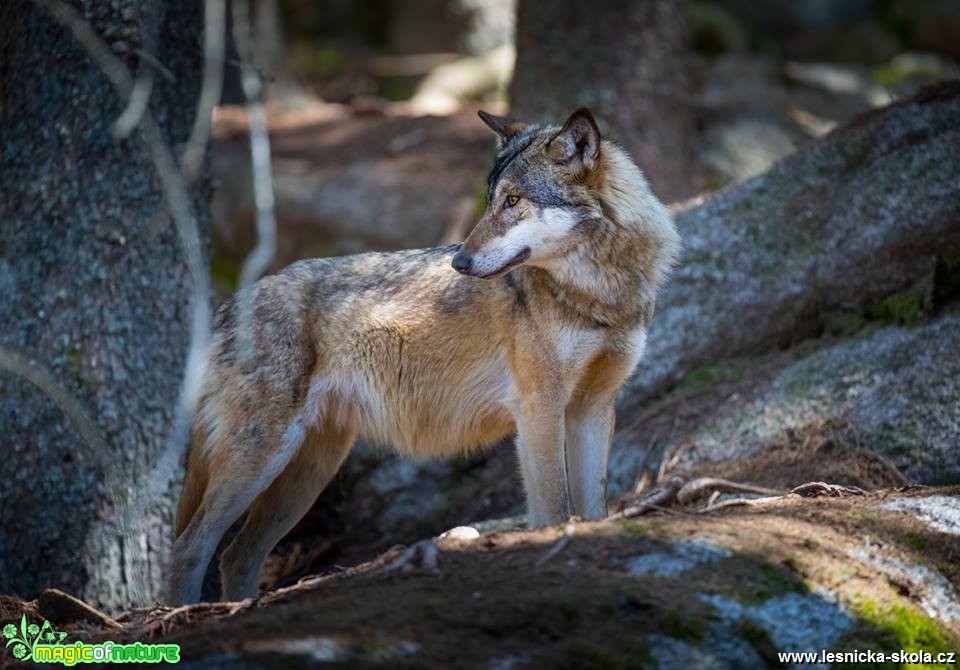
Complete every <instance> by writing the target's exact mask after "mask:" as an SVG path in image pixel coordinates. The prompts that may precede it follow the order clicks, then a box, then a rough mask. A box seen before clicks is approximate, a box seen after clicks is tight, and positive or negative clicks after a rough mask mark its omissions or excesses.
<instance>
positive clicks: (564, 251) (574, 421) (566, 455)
mask: <svg viewBox="0 0 960 670" xmlns="http://www.w3.org/2000/svg"><path fill="white" fill-rule="evenodd" d="M479 115H480V118H481V119H482V120H483V121H484V122H485V123H486V125H487V126H489V127H490V129H492V130H493V131H494V133H495V134H496V136H497V140H498V141H497V150H496V154H495V159H494V162H493V168H492V169H491V170H490V173H489V176H488V178H487V195H486V210H485V212H484V214H483V215H482V217H481V218H480V221H479V222H478V223H477V225H476V227H475V228H474V229H473V231H472V232H471V233H470V234H469V236H468V237H467V239H466V241H464V242H463V243H462V244H457V245H451V246H443V247H438V248H433V249H420V250H408V251H398V252H392V253H365V254H359V255H355V256H347V257H342V258H318V259H311V260H304V261H299V262H297V263H294V264H293V265H291V266H289V267H288V268H286V269H285V270H283V271H282V272H280V273H278V274H276V275H273V276H269V277H265V278H263V279H261V280H260V281H258V282H257V283H255V284H253V285H252V286H250V287H249V288H247V289H244V290H243V291H241V292H239V293H238V294H236V295H235V296H234V297H233V298H231V299H230V300H228V301H227V302H225V303H224V304H223V305H222V306H221V307H220V308H219V309H218V310H217V313H216V316H215V328H214V335H213V337H212V339H211V345H210V350H209V353H208V355H207V357H206V369H205V373H204V383H203V388H202V391H201V394H200V400H199V406H198V412H197V416H196V419H195V421H194V426H193V431H192V437H191V444H190V451H189V456H188V459H187V470H186V476H185V481H184V486H183V492H182V495H181V498H180V503H179V507H178V510H177V518H176V540H175V543H174V551H173V565H172V579H171V582H170V594H169V595H170V599H171V601H172V602H175V603H187V602H194V601H197V600H198V599H199V597H200V587H201V582H202V580H203V576H204V573H205V571H206V567H207V565H208V563H209V562H210V560H211V559H212V557H213V555H214V553H215V550H216V548H217V545H218V543H219V542H220V540H221V538H222V536H223V534H224V533H225V531H226V530H227V529H228V527H230V526H231V525H232V524H233V523H234V522H235V521H236V520H237V519H238V518H239V517H240V516H241V515H242V514H243V513H244V512H247V516H246V520H245V522H244V523H243V526H242V528H241V529H240V531H239V533H238V534H237V535H236V537H235V539H234V540H233V541H232V542H231V543H230V544H229V546H227V547H226V548H225V549H224V550H223V552H222V554H221V558H220V573H221V581H222V597H223V598H224V599H225V600H240V599H243V598H247V597H250V596H252V595H255V593H256V591H257V587H258V584H259V577H260V570H261V567H262V565H263V562H264V560H265V559H266V557H267V555H268V553H269V552H270V550H271V549H272V548H273V547H274V545H275V544H276V543H277V542H278V541H279V540H280V539H281V538H282V537H283V536H284V535H285V534H286V533H287V532H288V531H289V530H290V529H291V528H292V526H293V525H294V524H295V523H296V522H297V521H298V520H299V519H300V518H301V517H302V516H303V515H304V514H305V513H306V512H307V511H308V509H309V508H310V506H311V505H312V504H313V502H314V500H315V499H316V498H317V496H318V495H319V494H320V492H321V491H323V489H324V487H326V485H327V484H328V483H329V482H330V480H331V478H332V477H333V476H334V474H335V473H336V472H337V469H338V468H339V467H340V465H341V463H343V461H344V459H345V458H346V456H347V453H348V452H349V451H350V448H351V446H352V445H353V443H354V440H355V439H356V438H357V437H358V436H362V437H364V438H365V439H367V440H370V441H372V442H374V443H376V444H380V445H383V446H386V447H389V448H392V449H394V450H396V451H398V452H399V453H401V454H406V455H411V456H434V457H439V456H446V455H450V454H453V453H455V452H457V451H459V450H465V449H474V448H478V447H482V446H484V445H490V444H493V443H495V442H497V441H499V440H501V439H502V438H504V437H506V436H509V435H511V434H515V435H516V441H515V443H516V451H517V454H518V460H519V465H520V471H521V474H522V478H523V487H524V491H525V494H526V502H527V517H528V523H529V525H530V526H531V527H539V526H545V525H549V524H556V523H558V522H561V521H563V520H565V519H567V518H569V516H570V515H571V514H574V515H579V516H580V517H584V518H587V519H596V518H600V517H603V516H604V515H605V514H606V476H607V474H606V473H607V458H608V454H609V451H610V446H611V441H612V436H613V429H614V400H615V397H616V395H617V392H618V390H619V389H620V387H621V385H622V384H623V382H624V381H625V380H626V379H627V377H628V375H629V374H630V373H631V371H632V370H633V368H634V366H635V365H636V364H637V362H638V360H639V359H640V356H641V354H642V353H643V350H644V345H645V342H646V336H647V329H648V327H649V325H650V320H651V318H652V316H653V311H654V305H655V301H656V296H657V291H658V289H659V288H660V287H661V286H662V285H663V283H664V281H665V280H666V278H667V276H668V274H669V272H670V269H671V267H672V266H673V265H674V262H675V260H676V258H677V255H678V252H679V248H680V241H679V236H678V233H677V231H676V229H675V227H674V224H673V221H672V218H671V215H670V213H669V211H668V209H667V208H666V207H665V206H664V205H663V204H662V203H661V202H660V201H659V200H658V199H657V198H656V196H655V195H654V194H653V192H652V191H651V190H650V187H649V185H648V183H647V181H646V179H645V177H644V175H643V174H642V172H641V170H640V168H639V167H637V165H636V164H635V163H634V162H633V161H632V160H631V159H630V157H629V156H628V155H627V154H626V153H625V152H624V151H623V150H622V149H621V148H619V147H618V146H617V145H615V144H614V143H612V142H610V141H608V140H606V139H602V138H601V136H600V132H599V130H598V128H597V124H596V122H595V121H594V118H593V116H592V115H591V113H590V112H589V111H588V110H586V109H578V110H577V111H575V112H573V114H571V115H570V117H569V118H568V119H567V120H566V122H565V123H563V125H538V124H524V123H520V122H518V121H515V120H513V119H510V118H506V117H499V116H494V115H491V114H487V113H485V112H480V114H479ZM244 301H247V302H246V304H248V305H249V308H247V309H248V313H249V314H250V317H249V318H248V320H247V323H248V324H249V327H250V328H249V335H248V336H247V337H246V338H245V339H246V341H247V347H246V353H244V352H243V351H242V349H243V347H241V346H240V345H241V340H242V339H243V338H242V332H241V322H242V319H241V318H240V315H241V314H240V313H241V306H242V305H243V304H244Z"/></svg>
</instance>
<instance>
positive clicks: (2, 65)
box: [0, 0, 209, 610]
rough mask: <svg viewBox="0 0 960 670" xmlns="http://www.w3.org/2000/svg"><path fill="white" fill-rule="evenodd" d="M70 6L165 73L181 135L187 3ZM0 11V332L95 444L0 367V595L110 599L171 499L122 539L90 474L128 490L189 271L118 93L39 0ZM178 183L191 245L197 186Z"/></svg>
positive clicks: (188, 61) (176, 136)
mask: <svg viewBox="0 0 960 670" xmlns="http://www.w3.org/2000/svg"><path fill="white" fill-rule="evenodd" d="M73 6H74V7H76V8H77V10H78V11H79V12H80V13H81V14H82V15H83V17H84V18H85V19H86V20H87V21H89V22H90V24H91V25H92V27H93V29H94V30H95V31H96V32H97V33H99V34H100V35H101V36H103V37H104V39H105V40H106V42H107V43H108V44H109V45H110V47H111V49H112V50H113V52H114V54H115V55H117V56H119V57H120V58H122V59H124V60H125V62H126V64H127V67H128V68H129V69H130V70H131V71H135V70H136V68H137V64H138V61H139V58H138V56H137V53H138V51H139V50H141V49H143V48H144V47H145V48H146V49H145V50H147V51H151V52H152V53H153V55H154V56H155V58H156V60H157V61H158V62H159V63H160V64H162V66H163V68H165V69H166V70H167V71H169V73H168V75H167V74H163V73H158V74H157V76H156V77H155V83H154V87H153V92H152V95H151V100H150V111H151V113H152V114H153V116H154V118H155V119H156V120H157V123H158V124H159V125H160V127H161V129H162V131H163V132H164V134H165V135H166V138H167V141H168V142H169V144H170V145H171V147H174V148H176V147H177V145H178V144H179V143H182V142H184V141H185V139H186V137H187V135H188V134H189V130H190V127H191V124H192V122H193V117H194V114H195V109H196V99H197V96H198V95H199V82H200V72H201V69H202V47H201V45H202V39H201V38H202V30H203V3H196V2H181V3H170V4H166V3H156V4H152V5H151V4H141V3H139V2H135V1H134V0H122V1H120V2H116V1H115V2H111V3H105V2H89V1H86V2H82V3H74V4H73ZM0 14H3V16H2V19H0V54H2V59H0V147H2V150H0V151H2V154H0V155H2V169H0V173H2V175H3V184H2V187H0V323H2V324H3V328H2V330H0V345H2V346H3V347H5V348H9V349H12V350H15V351H18V352H20V353H21V354H23V355H25V356H27V357H29V358H31V359H32V360H33V361H35V362H37V363H38V364H39V365H40V366H43V367H46V368H47V369H48V370H49V372H50V373H51V374H52V375H53V377H54V378H55V379H56V381H57V382H58V383H59V385H60V386H61V387H62V388H63V389H64V390H65V391H66V392H68V393H70V394H72V395H73V396H75V397H76V398H77V399H78V400H79V401H80V402H81V403H82V404H83V405H84V406H85V407H86V409H87V412H88V413H89V415H90V416H91V417H92V418H93V420H94V422H95V424H96V427H97V429H98V431H99V433H100V435H101V436H102V437H103V439H104V440H105V442H106V444H107V445H109V446H108V448H107V453H101V452H102V450H97V449H95V448H93V447H91V446H90V444H88V443H87V442H86V441H85V440H83V439H81V437H80V434H79V432H78V431H77V427H76V426H75V425H73V424H72V423H71V422H70V421H69V420H68V419H67V417H65V416H64V415H63V414H62V413H61V411H60V409H58V407H57V405H56V404H55V403H54V402H53V401H52V400H51V399H50V397H49V396H48V395H47V394H45V393H44V392H42V391H40V390H39V389H38V388H36V387H35V386H33V385H32V384H30V383H28V382H27V381H25V380H24V379H22V378H20V377H17V376H14V375H11V374H9V373H0V444H2V447H0V448H2V455H3V458H2V459H0V500H2V503H0V593H15V594H19V595H23V596H28V597H32V596H34V595H36V594H37V592H38V591H40V590H41V589H43V588H45V587H49V586H56V587H61V588H63V589H65V590H68V591H71V592H74V593H76V594H78V595H80V596H81V597H83V598H85V599H86V600H88V601H89V602H93V603H96V604H98V605H99V606H101V607H104V608H107V609H110V610H117V609H120V608H122V607H124V606H126V605H129V604H131V603H132V602H133V601H135V600H138V599H141V598H146V599H148V600H149V599H152V598H155V597H157V596H158V595H159V589H160V586H161V581H162V575H163V572H164V568H165V566H164V559H165V557H166V556H167V554H168V548H169V547H168V545H169V542H170V538H171V536H172V533H171V532H170V523H171V517H172V513H171V508H172V500H170V499H169V497H168V498H167V499H164V500H162V501H160V502H159V503H157V504H156V505H154V506H153V507H152V508H151V509H149V510H148V511H147V513H146V516H145V518H143V519H141V523H142V528H143V531H142V533H140V534H139V535H138V536H137V537H136V538H134V540H133V541H130V540H129V538H128V540H127V541H126V542H125V541H123V539H122V536H121V533H120V532H119V531H118V527H117V522H116V516H115V510H114V508H113V507H114V506H113V504H112V503H113V501H111V499H110V498H111V497H110V496H109V495H108V490H107V485H106V482H105V479H106V477H107V471H108V467H117V468H119V469H120V471H121V472H122V477H123V481H124V482H125V483H126V485H127V486H128V488H129V491H130V492H131V493H133V494H134V495H136V493H137V492H138V491H139V490H142V488H143V487H144V486H145V481H144V478H145V477H146V475H145V473H146V472H148V471H149V469H150V468H149V466H150V465H152V464H153V463H154V462H155V461H156V459H157V458H158V456H159V453H160V451H161V449H162V448H163V446H164V445H165V441H166V439H167V438H168V436H169V433H170V427H171V421H172V417H173V410H174V406H175V403H176V399H177V395H178V391H179V386H180V380H181V376H182V373H183V368H184V362H185V357H186V349H187V344H188V335H189V332H188V330H189V323H190V319H189V318H188V310H189V290H188V285H189V282H190V276H189V273H188V272H187V269H186V267H185V264H184V261H183V255H182V253H181V251H180V248H179V246H178V243H177V235H176V231H175V229H174V226H173V225H166V226H165V227H160V228H159V232H157V225H156V221H155V218H156V217H155V215H156V214H157V212H158V210H160V209H161V208H162V207H163V199H162V197H161V191H160V187H159V184H158V180H157V178H156V174H155V172H154V169H153V166H152V163H151V161H150V157H149V154H148V151H147V148H146V146H145V144H144V143H143V142H142V141H141V139H140V136H139V134H138V133H136V132H134V133H133V134H132V135H131V136H130V137H129V138H128V139H126V140H122V141H114V140H112V139H111V135H110V130H111V125H112V124H113V122H114V121H115V120H116V119H117V117H118V116H119V115H120V114H121V112H122V111H123V107H124V105H123V104H122V102H121V101H120V100H118V98H117V96H116V94H115V93H114V90H113V89H112V88H111V87H110V85H109V83H108V81H107V80H106V78H105V77H104V76H103V74H102V73H101V72H100V70H99V69H98V68H97V67H96V66H95V65H94V64H93V63H92V61H91V60H90V59H89V58H88V57H87V55H86V54H85V53H84V52H83V51H82V50H81V49H80V48H79V46H78V45H77V43H76V42H75V40H74V39H73V37H72V36H71V35H70V34H69V33H67V32H66V31H65V30H64V29H63V28H62V27H61V25H60V24H58V23H57V22H56V21H54V20H53V19H52V18H51V17H50V16H49V15H48V14H46V12H44V11H43V10H42V9H40V8H39V7H38V6H36V5H34V4H32V3H30V2H23V1H22V0H20V1H17V0H14V2H12V3H11V4H8V5H6V6H5V7H4V9H3V11H2V12H0ZM151 31H156V32H154V33H153V35H155V42H156V50H155V51H153V50H151V49H150V48H149V46H150V44H149V43H150V42H151V41H154V40H153V39H150V38H149V36H150V35H151ZM202 190H204V191H205V190H206V189H205V188H204V189H202ZM194 196H195V197H194V201H195V202H194V206H195V212H196V213H197V214H198V216H197V219H198V222H199V225H200V230H201V237H202V239H203V240H204V243H205V244H206V240H207V239H208V237H209V235H208V231H209V217H208V215H207V212H206V204H205V196H206V194H205V193H203V194H201V193H195V194H194ZM141 578H142V579H143V583H142V584H140V583H138V582H139V580H140V579H141Z"/></svg>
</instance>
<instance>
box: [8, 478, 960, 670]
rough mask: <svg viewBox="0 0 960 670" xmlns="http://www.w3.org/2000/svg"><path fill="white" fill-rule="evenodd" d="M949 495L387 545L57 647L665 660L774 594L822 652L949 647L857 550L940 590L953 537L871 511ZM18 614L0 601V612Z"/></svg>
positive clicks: (494, 659) (958, 561) (84, 630)
mask: <svg viewBox="0 0 960 670" xmlns="http://www.w3.org/2000/svg"><path fill="white" fill-rule="evenodd" d="M958 494H960V487H952V488H946V489H926V488H911V489H908V490H892V489H891V490H886V491H876V492H871V493H868V494H866V495H864V496H858V497H844V498H817V499H807V498H800V497H796V496H789V497H786V498H782V499H780V500H778V501H774V502H772V503H769V504H765V505H761V506H745V507H731V508H727V509H721V510H717V511H714V512H709V513H701V512H699V511H696V508H694V507H693V506H688V507H680V506H676V507H670V508H665V509H662V510H659V511H655V512H654V513H653V514H651V515H647V516H642V517H637V518H634V519H619V520H616V519H614V520H607V521H603V522H591V523H586V522H581V523H577V522H574V523H571V524H569V525H566V526H564V527H560V528H549V529H544V530H538V531H525V530H519V531H510V532H490V533H484V534H482V535H481V536H480V537H479V538H478V539H475V540H473V541H463V540H443V539H438V540H435V544H434V546H436V547H437V549H438V550H439V552H438V563H437V568H436V570H432V569H430V568H429V566H426V567H424V562H423V561H420V562H417V561H414V562H413V563H412V564H411V565H412V566H414V568H415V569H413V570H412V571H411V572H405V571H404V570H399V569H394V570H391V569H390V566H396V565H398V563H397V562H396V561H397V560H398V558H399V557H400V556H401V554H402V553H403V552H402V548H394V549H392V550H390V551H388V552H387V553H386V554H384V555H382V556H380V557H379V558H378V559H376V560H374V561H372V562H369V563H365V564H361V565H359V566H356V567H353V568H349V569H341V570H335V571H332V572H329V573H327V574H322V575H317V576H311V577H307V578H305V579H303V580H301V581H300V582H299V583H297V584H296V585H294V586H291V587H288V588H284V589H280V590H277V591H272V592H267V593H264V594H262V595H261V596H260V597H259V598H257V599H254V600H249V601H245V602H242V603H208V604H199V605H193V606H189V607H185V608H179V609H176V610H172V609H170V608H166V607H156V608H153V609H149V610H140V611H135V612H129V613H126V614H124V615H123V616H121V617H119V618H118V620H119V622H120V623H121V624H122V626H123V627H122V629H119V630H116V629H115V630H104V629H103V628H102V627H98V626H95V625H92V624H90V623H84V622H74V623H72V624H71V623H66V622H64V623H63V624H62V625H63V628H64V630H67V631H69V632H70V634H71V637H70V638H69V639H70V640H75V639H82V640H86V641H96V640H102V639H112V640H114V641H118V642H119V641H134V640H140V641H142V642H159V641H164V642H173V643H177V644H179V645H180V647H181V653H182V658H183V662H184V663H185V664H186V666H187V667H197V668H214V667H237V668H239V667H245V668H248V667H284V668H299V667H314V666H317V665H323V667H343V668H354V667H367V666H377V667H391V668H407V667H409V668H414V667H416V668H454V667H456V668H521V667H522V668H583V667H598V668H634V667H669V665H666V666H665V665H663V663H664V660H663V659H662V658H658V654H659V653H660V652H659V651H658V645H657V644H655V643H652V641H651V640H660V639H670V640H677V641H680V643H682V644H684V645H686V646H688V647H690V648H698V647H700V648H703V649H704V650H705V652H709V651H710V649H711V645H714V644H715V639H716V637H717V631H721V630H724V629H723V628H722V624H723V625H726V624H724V614H723V612H721V611H719V610H718V608H717V606H716V605H715V604H712V601H711V600H710V598H713V597H718V598H721V599H727V601H729V602H737V603H740V605H739V606H742V607H744V608H746V607H749V606H752V605H756V604H762V603H764V602H767V601H769V600H770V599H771V598H774V597H782V596H783V594H797V595H802V596H803V597H808V596H809V597H812V595H811V594H819V593H825V592H829V593H830V594H833V595H832V596H831V597H830V598H827V599H826V600H824V603H825V604H824V607H841V608H842V609H843V610H844V611H846V612H849V613H850V616H851V617H852V625H850V626H848V627H847V629H846V631H845V632H844V634H843V636H842V638H840V639H839V640H838V641H837V642H836V644H837V647H838V648H848V647H849V648H854V647H856V645H860V648H868V647H869V648H878V647H879V648H883V647H886V648H890V649H894V648H900V647H901V646H905V647H906V648H909V645H910V644H913V645H914V646H920V647H923V648H927V649H929V648H933V647H938V645H939V647H943V648H948V649H949V648H951V646H952V648H953V649H954V650H960V643H958V639H960V638H958V636H960V621H957V620H954V621H952V623H950V622H949V621H948V622H943V621H939V622H938V621H934V619H933V618H930V617H927V616H926V615H924V614H923V612H924V608H925V607H926V606H925V604H924V603H925V602H927V600H928V599H929V596H930V593H928V590H929V589H930V588H931V587H930V585H929V584H927V585H924V584H923V583H919V582H918V583H914V582H911V580H910V579H909V577H907V578H899V577H897V576H896V574H894V573H893V572H891V571H889V570H887V569H886V568H884V567H883V566H882V565H880V564H879V563H876V562H875V563H874V564H871V563H870V561H868V560H866V559H863V558H862V557H860V558H858V556H859V554H858V553H857V552H858V551H860V550H862V549H863V548H864V547H867V548H873V549H872V550H876V551H878V552H879V554H878V555H882V556H885V557H897V558H898V559H900V560H901V561H902V562H903V564H905V565H906V564H912V563H920V562H922V563H923V564H924V565H925V566H926V567H927V568H928V569H930V570H932V571H935V572H936V573H939V574H940V575H942V576H943V578H945V579H946V580H947V581H948V582H949V583H950V584H951V585H952V588H953V589H957V588H958V587H960V541H958V538H957V536H956V535H951V534H949V533H946V532H941V531H939V530H937V529H935V528H934V527H932V526H930V525H929V524H927V523H925V522H924V521H923V520H922V519H920V518H919V517H917V516H914V515H910V514H905V513H904V512H902V511H897V510H892V509H889V507H888V506H889V505H890V503H891V502H893V501H897V500H901V499H911V498H923V497H927V496H932V495H936V496H940V497H946V499H951V498H952V499H956V500H960V498H953V497H955V496H957V495H958ZM698 542H699V543H703V542H707V543H709V546H711V547H714V549H710V550H709V552H710V555H709V557H708V558H709V560H706V561H705V562H701V563H699V564H696V561H693V564H689V562H688V563H687V564H681V565H680V568H683V569H681V570H680V571H679V572H677V570H676V569H675V567H676V566H674V567H670V566H671V565H674V564H673V563H670V562H669V560H666V559H664V560H666V562H665V563H663V566H665V568H664V569H661V568H655V569H654V570H653V572H649V571H645V570H642V569H637V567H636V566H637V565H638V564H637V563H636V561H637V560H638V557H647V558H646V559H643V558H641V559H640V562H641V563H643V562H644V561H647V562H649V561H648V559H649V558H650V557H657V556H669V555H671V552H676V548H677V547H690V546H700V545H698V544H697V543H698ZM681 563H682V562H681ZM954 593H955V591H954ZM818 597H819V596H818ZM831 598H832V599H834V600H831ZM828 601H829V602H831V603H832V602H834V601H835V603H836V604H827V603H828ZM724 602H726V601H724ZM24 606H25V604H24V603H22V602H15V601H12V600H10V599H7V600H4V601H2V602H0V609H2V610H3V612H2V614H4V615H6V616H9V614H10V613H12V612H15V611H23V608H24ZM26 607H27V609H28V611H30V610H31V609H34V608H35V604H33V605H31V604H26ZM878 612H879V613H881V614H879V615H878V614H877V613H878ZM882 613H887V614H882ZM40 614H41V615H42V614H43V612H40ZM894 614H896V615H897V616H899V617H900V619H903V617H904V616H907V617H908V624H909V625H901V624H902V622H901V621H900V620H899V619H897V618H896V617H895V616H894ZM908 615H909V616H908ZM910 617H912V618H910ZM727 623H729V622H727ZM718 626H720V628H718ZM728 628H729V626H728ZM730 634H731V635H733V636H737V635H739V636H740V637H741V638H743V639H745V640H746V641H747V642H748V643H749V644H750V646H751V647H752V649H753V650H754V651H755V652H756V657H758V658H760V659H763V663H764V664H765V665H766V666H767V667H778V661H777V659H776V655H775V652H776V651H777V650H778V646H777V644H776V641H775V639H773V638H771V636H770V635H769V634H767V633H765V632H764V630H762V629H761V628H760V627H757V626H752V625H751V624H750V622H749V621H747V620H746V619H744V620H743V621H741V622H740V623H738V624H736V626H735V629H734V630H733V632H732V633H730ZM658 636H659V637H658ZM658 664H659V665H658ZM705 667H706V666H705ZM711 667H728V666H723V665H720V666H711ZM729 667H733V666H729ZM742 667H749V666H748V665H745V666H742ZM929 667H937V666H929Z"/></svg>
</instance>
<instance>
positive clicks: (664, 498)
mask: <svg viewBox="0 0 960 670" xmlns="http://www.w3.org/2000/svg"><path fill="white" fill-rule="evenodd" d="M682 487H683V479H681V478H680V477H671V478H670V479H668V480H667V482H666V483H665V484H664V485H663V486H658V487H657V488H655V489H653V490H652V491H651V492H650V493H648V494H647V495H645V496H644V497H643V498H641V499H640V500H638V501H636V502H634V503H633V504H631V505H628V506H627V507H625V508H624V509H623V510H621V511H619V512H617V513H616V514H611V515H610V516H609V517H607V518H608V519H623V518H630V517H635V516H640V515H641V514H646V513H647V512H651V511H653V510H654V509H655V508H656V507H661V506H665V505H669V504H670V503H672V502H673V501H674V500H675V499H676V497H677V492H679V491H680V489H681V488H682Z"/></svg>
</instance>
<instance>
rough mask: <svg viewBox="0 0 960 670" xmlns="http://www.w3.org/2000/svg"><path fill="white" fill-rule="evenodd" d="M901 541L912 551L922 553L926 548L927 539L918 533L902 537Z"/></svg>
mask: <svg viewBox="0 0 960 670" xmlns="http://www.w3.org/2000/svg"><path fill="white" fill-rule="evenodd" d="M903 541H904V542H905V543H906V545H907V546H908V547H910V548H911V549H913V550H914V551H923V550H924V549H926V548H927V538H926V537H924V536H923V535H920V534H919V533H907V534H906V535H904V536H903Z"/></svg>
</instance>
